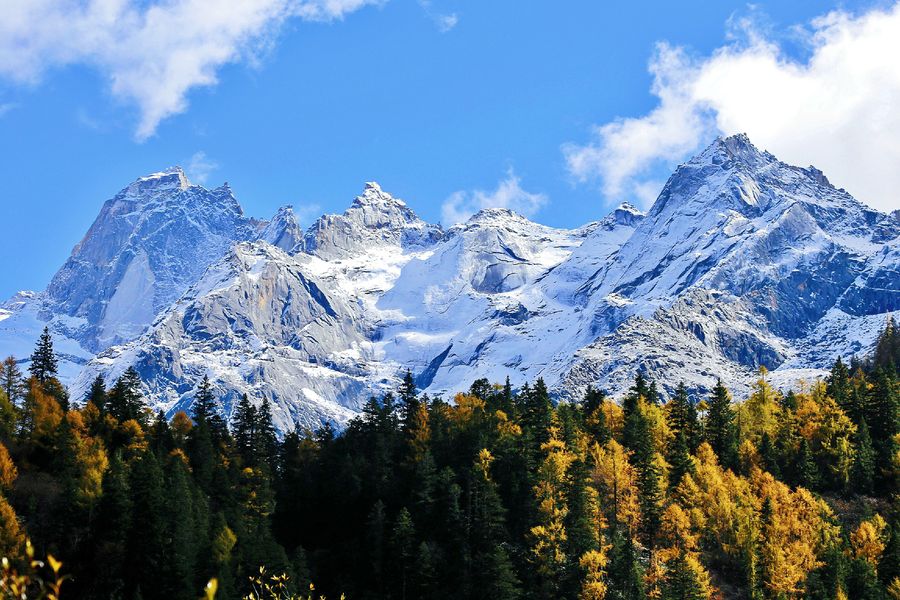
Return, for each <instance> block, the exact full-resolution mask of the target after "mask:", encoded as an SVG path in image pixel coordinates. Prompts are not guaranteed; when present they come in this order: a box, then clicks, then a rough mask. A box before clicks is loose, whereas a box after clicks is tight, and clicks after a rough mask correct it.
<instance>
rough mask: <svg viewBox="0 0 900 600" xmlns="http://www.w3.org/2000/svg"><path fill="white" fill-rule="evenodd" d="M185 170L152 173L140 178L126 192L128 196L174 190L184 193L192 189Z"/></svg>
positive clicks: (168, 169)
mask: <svg viewBox="0 0 900 600" xmlns="http://www.w3.org/2000/svg"><path fill="white" fill-rule="evenodd" d="M191 185H192V184H191V182H190V181H189V180H188V178H187V175H185V174H184V170H183V169H182V168H181V167H179V166H177V165H176V166H173V167H169V168H167V169H163V170H162V171H159V172H158V173H150V174H149V175H145V176H144V177H138V178H137V179H136V180H135V181H134V182H133V183H131V184H130V185H129V186H128V187H127V188H125V190H123V191H124V192H126V193H127V194H128V195H145V194H147V193H150V192H154V191H155V192H170V191H172V190H178V191H184V190H186V189H188V188H189V187H191Z"/></svg>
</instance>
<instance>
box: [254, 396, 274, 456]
mask: <svg viewBox="0 0 900 600" xmlns="http://www.w3.org/2000/svg"><path fill="white" fill-rule="evenodd" d="M253 434H254V439H253V446H254V454H255V455H256V460H257V461H258V462H259V464H264V465H266V467H267V468H268V469H270V471H273V470H274V469H275V467H276V462H277V457H278V437H277V436H276V434H275V425H274V423H273V422H272V405H271V404H270V403H269V399H268V398H263V401H262V404H260V406H259V408H258V409H257V410H256V423H255V425H254V427H253Z"/></svg>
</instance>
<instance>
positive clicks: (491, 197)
mask: <svg viewBox="0 0 900 600" xmlns="http://www.w3.org/2000/svg"><path fill="white" fill-rule="evenodd" d="M545 204H547V196H545V195H544V194H535V193H531V192H527V191H525V190H523V189H522V186H521V180H520V179H519V178H518V177H517V176H516V174H515V173H514V172H513V170H512V169H509V170H508V171H507V172H506V177H505V178H504V179H502V180H501V181H500V182H499V183H498V184H497V189H495V190H494V191H493V192H486V191H484V190H473V191H458V192H453V193H452V194H450V196H449V197H447V199H446V200H445V201H444V204H443V205H442V206H441V220H442V222H443V223H444V225H455V224H456V223H462V222H463V221H465V220H466V219H468V218H469V217H471V216H472V215H473V214H475V213H476V212H478V211H479V210H481V209H482V208H508V209H510V210H513V211H515V212H517V213H519V214H522V215H525V216H526V217H530V216H532V215H534V214H535V213H536V212H537V211H539V210H540V209H541V208H542V207H543V206H544V205H545Z"/></svg>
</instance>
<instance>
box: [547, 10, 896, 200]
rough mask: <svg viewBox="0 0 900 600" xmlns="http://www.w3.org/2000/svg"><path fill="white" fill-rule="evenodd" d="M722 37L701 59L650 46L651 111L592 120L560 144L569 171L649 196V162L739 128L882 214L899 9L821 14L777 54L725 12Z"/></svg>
mask: <svg viewBox="0 0 900 600" xmlns="http://www.w3.org/2000/svg"><path fill="white" fill-rule="evenodd" d="M729 25H730V26H731V28H732V29H731V31H730V35H729V43H728V44H727V45H725V46H723V47H721V48H719V49H717V50H716V51H715V52H713V53H712V54H711V55H709V56H703V57H692V56H690V55H689V54H688V52H687V51H686V50H685V49H683V48H679V47H673V46H671V45H669V44H666V43H660V44H659V45H658V46H657V49H656V53H655V55H654V57H653V59H652V60H651V63H650V72H651V73H652V74H653V85H652V88H651V91H652V93H653V94H654V95H655V96H656V97H657V98H658V100H659V102H658V104H657V106H656V107H655V108H654V109H653V110H651V111H650V112H649V113H647V114H645V115H643V116H640V117H635V118H623V119H618V120H615V121H612V122H610V123H606V124H603V125H598V126H595V127H594V128H593V129H592V133H591V137H592V139H591V140H590V141H589V142H587V143H579V144H566V145H564V146H563V152H564V155H565V158H566V161H567V164H568V168H569V171H570V173H571V174H572V175H573V176H574V177H575V178H576V179H577V180H579V181H582V182H584V181H591V180H597V181H599V182H600V184H601V187H602V190H603V192H604V193H605V194H606V195H607V196H608V197H610V198H618V197H621V196H639V197H640V196H643V197H644V198H646V197H650V196H651V194H649V193H648V191H647V190H648V189H649V187H652V186H653V185H658V184H653V183H652V182H648V178H649V177H651V174H652V172H653V169H654V168H655V167H659V166H661V165H666V166H671V165H672V164H673V163H675V162H677V161H681V160H683V159H684V158H686V157H687V156H688V155H690V154H691V153H693V152H695V151H696V150H697V149H698V147H699V146H700V145H702V144H705V143H708V142H709V141H710V138H711V137H713V136H714V135H716V134H732V133H737V132H746V133H747V134H748V135H749V136H750V138H751V139H752V140H753V141H754V143H756V144H757V145H759V146H760V147H763V148H766V149H768V150H769V151H771V152H773V153H774V154H775V155H777V156H778V157H779V158H781V159H783V160H785V161H787V162H791V163H796V164H801V165H807V164H809V163H813V164H815V165H816V166H817V167H819V168H821V169H822V170H823V171H825V173H826V174H827V175H828V177H829V179H830V180H831V181H832V182H834V183H835V184H836V185H841V186H844V187H846V188H847V189H848V190H849V191H850V192H851V193H853V194H854V195H856V196H857V197H858V198H859V199H860V200H863V201H865V202H868V203H869V204H871V205H873V206H875V207H877V208H881V209H894V208H897V207H898V206H900V195H898V194H897V192H896V190H897V189H900V169H897V164H900V111H897V110H896V107H897V106H900V69H897V64H896V57H897V56H900V4H895V5H894V6H893V7H891V8H889V9H886V10H871V11H869V12H865V13H861V14H850V13H847V12H844V11H835V12H831V13H829V14H827V15H825V16H822V17H819V18H817V19H815V20H813V21H812V22H810V23H809V24H807V25H805V26H802V27H798V28H794V29H792V30H791V35H792V36H794V38H795V39H796V36H797V35H798V33H799V34H800V35H801V36H802V37H801V39H802V42H803V43H804V44H805V49H806V50H807V54H806V57H805V58H804V59H802V60H798V59H794V58H790V57H788V56H787V55H786V54H785V52H784V51H783V49H782V42H780V41H779V40H778V39H776V38H775V37H774V36H773V35H772V34H771V32H770V31H769V30H767V29H763V28H761V27H759V26H758V25H757V22H756V21H755V20H754V19H748V18H742V19H734V20H732V21H731V22H730V23H729Z"/></svg>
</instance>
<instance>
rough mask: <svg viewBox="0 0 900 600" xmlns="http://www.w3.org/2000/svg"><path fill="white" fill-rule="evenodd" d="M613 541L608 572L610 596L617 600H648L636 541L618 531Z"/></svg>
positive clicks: (614, 534)
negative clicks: (635, 544)
mask: <svg viewBox="0 0 900 600" xmlns="http://www.w3.org/2000/svg"><path fill="white" fill-rule="evenodd" d="M611 541H612V547H611V548H610V552H609V568H608V570H607V572H608V574H609V590H610V592H611V594H610V596H611V597H613V598H616V599H617V600H646V598H647V594H646V591H645V589H644V572H643V569H642V568H641V564H640V561H639V560H638V557H637V552H636V550H635V547H634V541H633V540H632V539H631V538H630V537H626V536H624V535H622V534H621V533H620V532H618V531H616V532H614V533H613V536H612V540H611Z"/></svg>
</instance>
